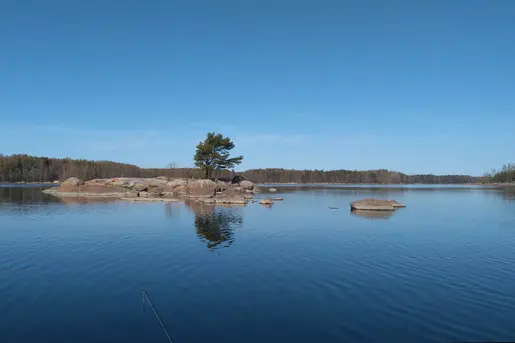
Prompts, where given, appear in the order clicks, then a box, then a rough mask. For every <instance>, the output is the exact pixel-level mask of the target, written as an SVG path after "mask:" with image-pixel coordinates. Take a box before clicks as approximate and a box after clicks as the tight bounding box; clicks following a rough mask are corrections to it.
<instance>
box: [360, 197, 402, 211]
mask: <svg viewBox="0 0 515 343" xmlns="http://www.w3.org/2000/svg"><path fill="white" fill-rule="evenodd" d="M399 207H405V206H404V205H403V204H401V203H399V202H397V201H395V200H382V199H363V200H359V201H354V202H352V203H351V204H350V208H351V210H353V211H395V209H396V208H399Z"/></svg>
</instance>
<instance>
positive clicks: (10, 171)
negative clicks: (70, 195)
mask: <svg viewBox="0 0 515 343" xmlns="http://www.w3.org/2000/svg"><path fill="white" fill-rule="evenodd" d="M509 166H510V168H511V169H510V168H504V169H503V170H502V171H501V174H499V175H498V174H495V175H491V176H484V177H474V176H469V175H431V174H424V175H407V174H403V173H400V172H395V171H388V170H385V169H381V170H366V171H356V170H330V171H324V170H291V169H251V170H247V171H244V172H241V173H240V172H239V173H237V174H238V175H242V176H243V177H245V178H246V179H248V180H251V181H253V182H256V183H372V184H373V183H378V184H387V183H391V184H399V183H411V184H413V183H425V184H451V183H454V184H465V183H477V182H489V181H493V182H512V181H515V168H513V167H512V166H511V165H509ZM235 174H236V173H235V172H234V171H219V172H217V173H216V174H215V175H214V176H215V177H232V176H234V175H235ZM72 176H73V177H78V178H80V179H83V180H90V179H101V178H102V179H103V178H112V177H157V176H166V177H185V178H202V177H203V172H202V171H201V170H200V169H196V168H140V167H138V166H136V165H132V164H126V163H118V162H111V161H88V160H74V159H70V158H64V159H59V158H49V157H34V156H28V155H10V156H4V155H0V182H52V181H56V180H59V181H62V180H66V179H67V178H69V177H72Z"/></svg>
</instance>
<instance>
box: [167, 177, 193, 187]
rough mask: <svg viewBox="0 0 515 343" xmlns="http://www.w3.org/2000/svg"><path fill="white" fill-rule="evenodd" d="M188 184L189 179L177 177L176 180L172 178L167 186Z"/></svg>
mask: <svg viewBox="0 0 515 343" xmlns="http://www.w3.org/2000/svg"><path fill="white" fill-rule="evenodd" d="M187 185H188V180H186V179H175V180H172V181H170V182H167V183H166V188H172V189H173V188H175V187H179V186H187Z"/></svg>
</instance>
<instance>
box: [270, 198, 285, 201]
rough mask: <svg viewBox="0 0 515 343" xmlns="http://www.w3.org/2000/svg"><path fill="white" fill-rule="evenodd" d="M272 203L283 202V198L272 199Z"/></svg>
mask: <svg viewBox="0 0 515 343" xmlns="http://www.w3.org/2000/svg"><path fill="white" fill-rule="evenodd" d="M272 200H273V201H283V200H284V198H272Z"/></svg>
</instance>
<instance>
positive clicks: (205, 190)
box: [43, 177, 259, 205]
mask: <svg viewBox="0 0 515 343" xmlns="http://www.w3.org/2000/svg"><path fill="white" fill-rule="evenodd" d="M43 192H44V193H46V194H51V195H54V196H57V197H88V198H116V199H120V200H131V201H180V200H184V199H193V200H196V201H199V202H204V203H212V204H238V205H244V204H246V203H247V202H248V201H249V200H251V199H252V198H253V195H254V194H255V193H257V192H259V189H258V188H257V187H256V186H255V185H254V183H252V182H250V181H247V180H245V179H243V178H241V177H237V178H233V179H232V180H223V181H222V180H216V181H213V180H210V179H202V180H198V179H185V178H177V179H170V178H167V177H156V178H129V177H118V178H110V179H94V180H89V181H83V180H80V179H78V178H75V177H72V178H69V179H67V180H66V181H64V182H63V183H62V184H61V185H60V186H59V187H52V188H49V189H46V190H44V191H43Z"/></svg>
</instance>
